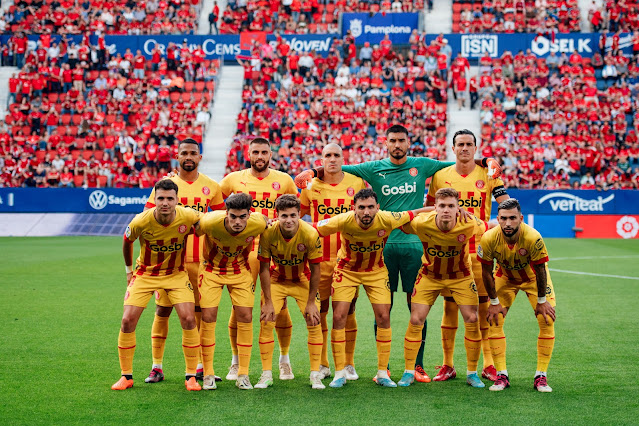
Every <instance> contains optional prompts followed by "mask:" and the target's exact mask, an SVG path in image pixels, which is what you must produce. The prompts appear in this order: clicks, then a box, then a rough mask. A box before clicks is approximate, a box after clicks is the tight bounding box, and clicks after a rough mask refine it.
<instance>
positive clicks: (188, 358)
mask: <svg viewBox="0 0 639 426" xmlns="http://www.w3.org/2000/svg"><path fill="white" fill-rule="evenodd" d="M182 351H183V352H184V362H185V363H186V374H187V375H188V376H191V375H193V376H195V373H196V372H197V356H198V354H199V353H200V333H198V332H197V328H192V329H191V330H184V329H182Z"/></svg>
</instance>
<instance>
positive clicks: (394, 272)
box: [295, 125, 501, 383]
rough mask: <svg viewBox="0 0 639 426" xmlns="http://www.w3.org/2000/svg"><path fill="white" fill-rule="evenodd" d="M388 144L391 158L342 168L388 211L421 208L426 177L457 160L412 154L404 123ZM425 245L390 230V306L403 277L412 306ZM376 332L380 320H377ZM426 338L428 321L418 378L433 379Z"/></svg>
mask: <svg viewBox="0 0 639 426" xmlns="http://www.w3.org/2000/svg"><path fill="white" fill-rule="evenodd" d="M386 148H387V149H388V154H389V158H385V159H383V160H378V161H369V162H366V163H361V164H357V165H353V166H343V167H342V171H344V172H346V173H351V174H353V175H355V176H358V177H361V178H362V179H364V180H366V181H367V182H368V183H369V184H370V185H371V187H372V188H373V190H374V191H375V192H376V193H377V194H378V195H379V197H380V208H381V209H382V210H386V211H395V212H399V211H407V210H413V209H418V208H420V207H422V206H423V205H424V192H425V189H426V180H427V179H428V178H430V177H431V176H433V175H434V174H435V172H437V171H439V170H441V169H443V168H445V167H448V166H452V165H454V164H455V162H442V161H436V160H432V159H430V158H425V157H410V156H408V150H409V148H410V140H409V138H408V130H407V129H406V128H405V127H404V126H401V125H393V126H391V127H389V128H388V130H386ZM475 162H476V163H477V164H478V165H481V166H483V167H490V168H491V169H494V170H492V171H493V175H492V176H491V177H492V178H496V177H499V175H500V174H501V168H500V166H499V164H498V163H497V161H496V160H494V159H492V158H484V159H482V160H475ZM323 174H324V169H323V168H322V167H320V168H317V169H312V170H305V171H303V172H302V173H300V174H299V175H297V177H296V178H295V184H296V185H297V186H298V188H301V189H304V188H306V186H307V184H308V182H310V181H311V179H313V177H316V176H317V177H319V178H320V179H321V178H322V177H323ZM422 253H423V249H422V245H421V242H420V240H419V238H418V237H417V236H416V235H407V234H404V233H403V232H401V231H400V230H395V231H393V232H392V233H391V235H390V237H389V238H388V241H387V242H386V246H385V247H384V260H385V262H386V267H387V268H388V276H389V281H390V287H391V309H392V306H393V305H392V304H393V300H394V297H393V296H394V293H395V292H396V291H397V289H398V286H399V278H400V277H401V282H402V290H403V291H404V292H405V293H406V303H407V304H408V309H409V310H410V306H411V295H412V292H413V285H414V283H415V279H416V277H417V273H418V272H419V268H420V266H421V264H422V262H421V256H422ZM375 334H376V335H377V324H375ZM425 340H426V324H424V328H423V331H422V342H421V346H420V348H419V352H418V354H417V359H416V361H415V380H417V381H419V382H425V383H427V382H430V377H428V375H427V374H426V372H425V371H424V367H423V363H424V360H423V358H424V341H425Z"/></svg>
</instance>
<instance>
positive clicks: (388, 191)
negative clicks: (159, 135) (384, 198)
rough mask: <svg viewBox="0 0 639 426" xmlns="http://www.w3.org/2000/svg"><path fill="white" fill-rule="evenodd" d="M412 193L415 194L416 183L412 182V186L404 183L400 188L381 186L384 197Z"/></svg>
mask: <svg viewBox="0 0 639 426" xmlns="http://www.w3.org/2000/svg"><path fill="white" fill-rule="evenodd" d="M413 192H417V183H416V182H413V183H412V184H410V183H408V182H405V183H404V184H403V185H400V186H390V185H384V186H382V194H384V195H398V194H411V193H413Z"/></svg>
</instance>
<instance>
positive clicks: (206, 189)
mask: <svg viewBox="0 0 639 426" xmlns="http://www.w3.org/2000/svg"><path fill="white" fill-rule="evenodd" d="M210 193H211V190H210V189H209V187H208V186H204V187H202V194H204V195H209V194H210Z"/></svg>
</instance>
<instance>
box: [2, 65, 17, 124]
mask: <svg viewBox="0 0 639 426" xmlns="http://www.w3.org/2000/svg"><path fill="white" fill-rule="evenodd" d="M17 72H18V68H16V67H0V87H2V90H0V119H3V118H4V116H5V115H6V114H7V99H9V78H11V74H13V73H17Z"/></svg>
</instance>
